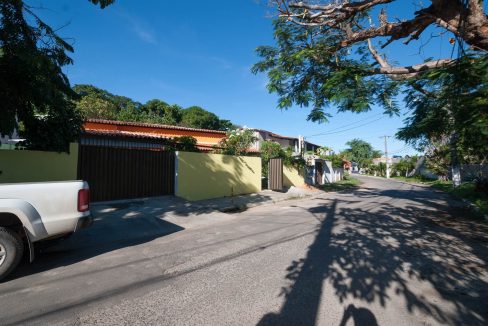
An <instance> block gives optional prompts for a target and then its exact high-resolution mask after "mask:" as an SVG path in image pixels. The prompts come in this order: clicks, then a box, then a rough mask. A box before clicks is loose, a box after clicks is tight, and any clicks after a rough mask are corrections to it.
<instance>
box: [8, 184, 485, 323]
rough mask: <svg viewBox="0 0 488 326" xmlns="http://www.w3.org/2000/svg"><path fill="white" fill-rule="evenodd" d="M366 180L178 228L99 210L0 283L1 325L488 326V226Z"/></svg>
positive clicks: (418, 191) (414, 193)
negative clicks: (87, 224) (92, 221)
mask: <svg viewBox="0 0 488 326" xmlns="http://www.w3.org/2000/svg"><path fill="white" fill-rule="evenodd" d="M361 179H362V181H363V184H362V186H361V187H360V188H358V189H356V190H354V191H349V192H343V193H324V194H323V195H321V196H319V197H318V198H315V199H306V200H295V201H287V202H283V203H281V204H278V205H272V206H263V207H257V208H253V209H249V210H247V211H245V212H242V213H237V214H232V215H228V216H227V217H225V218H224V216H222V221H218V219H216V220H217V222H214V223H212V224H210V225H204V226H199V227H195V228H189V229H185V230H183V229H182V228H181V227H180V226H178V225H174V224H172V223H169V222H167V221H165V220H164V214H159V213H158V212H157V211H154V212H153V211H151V210H149V209H148V208H146V207H142V206H140V207H138V206H137V205H135V206H134V205H131V206H127V207H125V206H124V207H114V208H113V209H105V210H100V211H99V212H97V224H98V226H97V227H94V228H93V229H92V230H90V231H88V230H87V232H86V233H84V234H80V235H77V236H75V237H74V238H72V239H71V240H68V242H65V243H61V244H59V245H58V246H57V247H55V248H54V249H53V248H51V249H48V250H46V251H45V252H44V253H43V254H41V255H40V256H39V257H38V260H37V261H36V262H35V263H34V264H33V265H28V264H24V265H23V266H21V268H20V269H19V270H18V272H17V273H15V274H14V275H13V276H12V277H11V278H10V279H9V280H7V281H6V282H4V283H2V284H0V324H2V325H4V324H15V323H19V324H50V325H55V324H59V325H66V324H70V325H71V324H72V325H79V324H86V325H93V324H97V325H148V324H149V325H151V324H152V325H395V326H400V325H436V324H451V325H456V324H457V325H486V324H487V323H488V304H487V302H488V272H487V270H488V268H487V267H488V227H487V226H486V224H482V223H479V222H476V221H473V220H471V219H469V216H467V215H469V213H467V212H465V211H464V210H462V209H456V208H454V209H453V208H450V207H449V206H448V205H447V202H448V201H451V204H456V203H455V202H452V200H450V199H449V198H448V197H447V196H446V195H444V194H442V193H439V192H436V191H432V190H431V189H429V188H422V187H415V186H411V185H407V184H403V183H398V182H393V181H387V180H380V179H373V178H366V177H362V178H361ZM451 206H452V205H451ZM143 210H145V215H144V218H141V217H140V216H139V213H140V211H143ZM114 214H116V216H117V218H115V217H114V216H115V215H114ZM151 214H152V215H151ZM219 214H222V213H219ZM148 216H149V217H148ZM199 217H200V216H198V215H194V216H191V217H189V218H199ZM127 221H130V223H129V222H127ZM127 223H129V224H127ZM97 224H96V225H97ZM127 225H130V226H131V227H130V228H127Z"/></svg>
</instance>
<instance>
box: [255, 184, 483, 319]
mask: <svg viewBox="0 0 488 326" xmlns="http://www.w3.org/2000/svg"><path fill="white" fill-rule="evenodd" d="M387 195H388V196H392V195H393V194H387ZM395 195H400V198H401V197H402V195H403V197H404V198H407V199H408V200H409V201H407V202H406V204H405V205H394V202H395V201H396V200H397V199H392V198H389V199H388V198H386V199H387V200H385V198H380V196H385V193H380V192H376V193H375V192H370V191H369V192H368V191H367V190H361V191H358V192H356V194H355V196H354V197H355V198H354V197H353V198H351V199H356V198H361V196H364V197H368V198H370V199H373V200H372V201H368V205H365V206H364V207H361V208H355V209H353V208H351V206H350V205H351V204H353V201H352V200H351V201H348V200H347V198H345V199H342V200H335V201H334V202H333V203H332V204H330V202H329V203H327V202H325V203H324V202H323V203H322V204H321V205H318V206H316V207H312V208H310V209H309V211H310V212H311V213H313V214H314V215H315V216H317V217H318V218H320V219H321V220H322V222H321V224H320V227H319V228H318V230H317V235H316V237H315V240H314V242H313V243H312V244H311V245H310V247H309V248H308V251H307V254H306V257H305V258H303V259H301V260H298V261H293V262H292V263H291V264H290V265H289V267H288V268H287V272H288V273H287V276H286V279H287V280H288V282H289V283H290V285H289V286H287V287H285V288H284V289H283V294H284V296H285V303H284V304H283V306H282V308H281V310H280V311H279V312H278V313H270V314H267V315H265V316H264V317H263V318H262V319H261V321H260V323H259V325H315V324H316V322H317V319H318V317H319V313H320V312H319V307H320V302H321V298H323V295H329V296H330V295H331V294H332V293H329V292H328V293H326V294H324V293H323V291H324V290H323V287H324V283H325V284H329V285H330V286H331V288H332V289H333V295H334V297H335V299H336V300H337V301H338V302H339V303H342V304H346V303H347V302H348V301H350V300H354V302H355V303H358V302H363V303H365V304H379V305H380V306H381V307H382V308H383V309H385V310H386V309H388V306H389V303H390V301H391V300H393V298H394V297H400V299H402V300H403V302H404V303H405V308H406V311H408V313H409V314H421V315H425V316H428V317H429V318H432V319H433V321H435V322H438V323H446V324H465V325H468V324H469V325H486V324H487V323H488V306H487V305H486V302H487V301H488V277H487V273H486V271H487V268H488V228H487V227H486V225H484V224H481V223H478V222H476V221H472V220H468V219H463V218H460V217H459V216H455V217H454V216H452V215H450V214H448V213H446V210H435V209H422V208H421V206H422V205H421V204H423V203H424V202H426V201H427V202H429V203H430V204H433V203H434V198H427V199H425V198H422V197H421V196H420V197H418V198H417V197H412V196H408V195H406V194H403V193H399V194H395ZM374 197H378V201H374ZM397 197H398V196H397ZM420 286H421V287H422V289H421V290H420ZM435 297H440V298H441V300H438V301H437V300H436V298H435ZM333 301H334V300H333ZM439 301H440V302H439ZM325 309H327V308H325ZM358 309H363V310H358ZM366 310H368V309H366V308H355V306H353V307H351V306H349V307H348V308H347V309H345V311H344V316H343V321H344V322H347V320H349V319H352V320H353V321H355V323H356V325H360V324H361V321H365V320H369V321H370V322H369V323H367V324H373V325H374V323H373V321H376V318H375V316H374V315H373V313H372V312H371V311H369V310H368V311H366ZM359 316H363V317H359ZM322 317H324V316H322ZM325 317H326V316H325Z"/></svg>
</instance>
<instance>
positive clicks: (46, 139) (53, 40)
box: [0, 0, 113, 151]
mask: <svg viewBox="0 0 488 326" xmlns="http://www.w3.org/2000/svg"><path fill="white" fill-rule="evenodd" d="M91 1H92V2H93V3H95V4H98V5H100V6H101V7H102V8H103V7H105V6H107V5H109V4H110V3H112V2H113V0H91ZM71 52H73V47H72V46H71V45H70V44H68V43H67V42H66V41H64V40H63V39H62V38H61V37H59V36H58V35H57V34H56V32H55V31H54V30H53V29H52V28H51V27H50V26H49V25H47V24H46V23H44V22H43V21H42V20H41V19H40V18H39V17H38V16H37V15H36V13H35V12H34V9H33V8H32V7H30V6H29V5H28V4H26V3H25V2H24V1H22V0H2V1H0V103H2V104H1V107H0V110H1V111H0V115H1V119H0V134H2V135H10V134H12V132H13V131H14V130H16V129H17V130H19V132H20V134H21V135H22V136H23V137H25V138H26V142H25V146H27V147H28V148H36V149H51V150H57V151H64V150H67V148H68V143H69V142H70V141H72V140H74V139H76V137H77V136H78V134H79V132H80V131H81V125H82V117H81V115H80V114H79V112H78V111H77V110H76V108H75V107H74V105H73V104H72V102H71V100H72V99H74V98H76V93H75V92H73V90H72V89H71V87H70V85H69V81H68V78H67V76H66V75H65V74H64V73H63V71H62V67H63V66H65V65H69V64H72V63H73V61H72V59H71V58H70V57H69V55H68V53H71Z"/></svg>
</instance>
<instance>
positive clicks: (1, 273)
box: [0, 227, 24, 281]
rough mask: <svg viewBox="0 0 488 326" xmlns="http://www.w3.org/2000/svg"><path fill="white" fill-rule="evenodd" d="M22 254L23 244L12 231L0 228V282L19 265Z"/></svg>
mask: <svg viewBox="0 0 488 326" xmlns="http://www.w3.org/2000/svg"><path fill="white" fill-rule="evenodd" d="M23 254H24V243H23V242H22V239H21V238H20V236H19V235H18V234H17V233H15V232H13V231H12V230H10V229H8V228H4V227H0V281H1V280H2V279H3V278H5V277H6V276H7V275H8V274H10V273H11V272H12V271H13V270H14V269H15V267H17V265H18V264H19V262H20V260H21V259H22V255H23Z"/></svg>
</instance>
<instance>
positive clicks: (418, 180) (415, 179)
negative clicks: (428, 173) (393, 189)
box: [391, 175, 438, 185]
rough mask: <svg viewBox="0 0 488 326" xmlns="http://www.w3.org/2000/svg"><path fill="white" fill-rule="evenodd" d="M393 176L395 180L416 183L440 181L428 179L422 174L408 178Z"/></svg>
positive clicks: (430, 183) (429, 183)
mask: <svg viewBox="0 0 488 326" xmlns="http://www.w3.org/2000/svg"><path fill="white" fill-rule="evenodd" d="M391 178H392V179H395V180H400V181H405V182H416V183H423V184H428V185H432V184H435V183H436V182H438V181H437V180H432V179H428V178H426V177H424V176H421V175H414V176H413V177H408V178H407V177H397V176H392V177H391Z"/></svg>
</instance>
